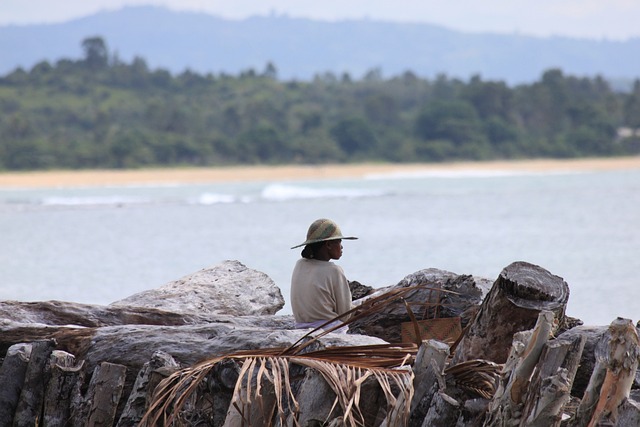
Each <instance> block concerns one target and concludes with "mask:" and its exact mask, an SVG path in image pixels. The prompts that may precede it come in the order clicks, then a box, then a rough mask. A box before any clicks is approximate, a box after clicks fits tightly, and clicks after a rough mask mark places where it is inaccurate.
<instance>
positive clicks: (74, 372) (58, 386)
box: [42, 350, 84, 427]
mask: <svg viewBox="0 0 640 427" xmlns="http://www.w3.org/2000/svg"><path fill="white" fill-rule="evenodd" d="M83 366H84V363H83V362H82V361H80V362H79V363H78V364H77V365H76V358H75V356H74V355H72V354H69V353H66V352H64V351H60V350H55V351H53V353H51V377H50V379H49V383H48V384H47V390H46V391H45V397H44V414H43V417H42V425H43V426H44V427H47V426H51V427H55V426H63V425H66V424H67V422H68V421H69V420H70V419H71V407H72V406H73V405H72V402H73V400H74V397H75V393H76V392H77V391H78V389H79V385H80V384H82V382H83V381H84V372H83V371H82V367H83Z"/></svg>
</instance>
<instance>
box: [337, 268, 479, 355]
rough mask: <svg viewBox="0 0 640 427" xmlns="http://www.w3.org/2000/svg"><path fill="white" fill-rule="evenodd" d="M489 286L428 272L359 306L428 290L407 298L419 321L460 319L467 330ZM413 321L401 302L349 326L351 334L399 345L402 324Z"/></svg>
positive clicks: (472, 279)
mask: <svg viewBox="0 0 640 427" xmlns="http://www.w3.org/2000/svg"><path fill="white" fill-rule="evenodd" d="M489 285H490V281H489V280H487V279H481V278H477V277H473V276H469V275H458V274H455V273H451V272H448V271H444V270H438V269H435V268H429V269H425V270H420V271H418V272H415V273H413V274H410V275H408V276H406V277H405V278H404V279H402V280H401V281H400V282H399V283H398V284H397V285H395V286H391V287H388V288H382V289H379V290H377V291H376V292H374V293H372V294H371V295H369V296H367V297H365V298H363V299H361V300H358V301H356V304H358V303H361V302H362V301H366V300H367V299H368V298H372V297H375V296H379V295H381V294H382V293H384V292H389V291H392V290H393V289H397V288H406V287H418V286H420V287H428V288H430V289H423V288H416V289H415V291H412V292H410V293H409V294H407V295H405V296H404V300H405V301H406V302H407V303H409V304H410V306H411V308H412V310H413V312H414V314H415V316H416V318H418V319H423V318H425V319H429V318H433V317H461V321H462V326H463V327H464V326H465V325H466V324H467V322H468V321H469V320H470V319H471V317H472V316H473V314H474V313H475V310H477V308H478V307H479V305H480V303H481V301H482V297H483V295H484V293H485V292H486V290H487V289H489ZM439 289H442V290H446V291H453V292H456V294H453V293H447V292H438V290H439ZM410 320H411V318H410V317H409V314H408V313H407V309H406V306H405V304H404V303H403V301H401V300H400V299H398V300H397V301H396V302H394V303H390V304H388V305H387V306H386V307H385V308H384V309H383V310H382V311H380V312H377V313H374V314H371V315H369V316H366V317H363V318H361V319H359V320H356V321H354V322H353V323H352V324H351V325H349V332H350V333H358V334H364V335H370V336H375V337H379V338H382V339H384V340H385V341H388V342H399V341H400V340H401V339H400V336H401V334H400V330H401V324H402V323H404V322H409V321H410Z"/></svg>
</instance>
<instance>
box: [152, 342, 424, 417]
mask: <svg viewBox="0 0 640 427" xmlns="http://www.w3.org/2000/svg"><path fill="white" fill-rule="evenodd" d="M373 347H374V346H371V348H370V350H371V351H373V352H375V351H376V349H374V348H373ZM353 348H355V347H353ZM377 350H381V348H377ZM395 351H396V352H400V353H403V352H404V351H403V350H401V348H398V347H396V350H395ZM323 352H324V350H322V351H319V352H312V353H307V354H304V355H299V356H273V355H270V356H264V355H260V354H253V355H249V354H235V355H228V356H225V357H221V358H216V359H211V360H209V361H207V362H203V363H200V364H198V365H195V366H193V367H191V368H187V369H184V370H182V371H179V372H176V373H174V374H173V375H171V376H169V377H168V378H166V379H165V380H163V381H162V382H161V383H160V385H159V386H158V388H157V389H156V393H155V395H154V399H153V403H152V404H151V405H150V407H149V410H148V411H147V414H146V415H145V417H144V419H143V420H142V422H141V424H140V425H142V426H156V425H181V423H182V421H181V418H180V417H181V413H182V411H183V409H184V407H185V404H186V403H187V402H188V400H189V398H190V397H191V395H192V394H193V393H194V392H195V390H196V388H197V386H198V384H199V383H200V382H201V381H202V380H203V379H204V378H205V377H206V376H207V375H208V373H209V372H210V371H211V369H213V367H214V366H215V365H216V364H217V363H219V362H220V361H222V360H224V359H228V358H233V359H236V360H240V361H242V362H243V364H242V368H241V371H240V374H239V378H238V381H237V382H236V388H235V390H234V393H233V398H232V402H231V405H232V407H234V408H235V409H236V411H237V412H238V414H239V416H240V417H241V418H242V419H243V420H244V425H251V424H250V415H249V413H250V411H251V410H256V408H257V410H258V411H259V412H260V414H261V416H260V419H264V420H266V419H271V418H272V415H273V414H277V416H278V417H279V418H280V421H281V424H282V423H284V421H285V419H284V417H285V414H286V413H287V412H290V413H293V414H295V413H297V407H298V404H297V402H296V399H295V394H294V392H293V391H292V388H291V382H290V378H289V376H288V375H289V367H290V364H297V365H300V366H305V367H307V368H311V369H314V370H316V371H317V372H318V373H320V375H322V377H323V378H324V379H325V381H326V382H327V384H328V385H329V387H330V388H331V389H332V390H333V392H334V393H335V395H336V401H335V402H334V405H336V404H337V405H339V406H340V407H341V408H342V411H343V418H344V423H345V425H347V426H362V425H363V419H364V417H363V414H362V413H361V412H360V407H359V405H360V389H361V386H362V384H363V383H364V381H365V380H367V379H368V378H370V377H373V378H375V379H376V380H377V382H378V384H379V385H380V387H381V388H382V390H383V392H384V395H385V398H386V400H387V406H388V408H389V409H388V417H390V418H391V417H393V420H391V422H390V424H389V425H402V423H397V422H396V421H397V420H398V419H404V418H406V417H407V416H408V411H409V407H408V405H409V403H410V402H411V397H412V396H413V385H412V381H413V372H412V371H411V370H409V369H390V368H384V367H379V366H374V365H376V363H373V364H372V363H366V362H365V363H363V364H358V363H357V361H358V360H364V361H366V360H367V358H366V357H365V356H364V355H365V354H366V353H367V351H363V350H362V349H358V351H357V353H358V354H357V355H356V357H354V358H353V359H352V361H353V363H350V364H348V363H345V361H346V360H348V355H347V351H346V349H343V350H342V358H341V361H340V362H334V361H330V360H329V359H330V358H331V356H330V354H331V352H328V353H325V354H323ZM387 352H388V354H389V355H391V354H392V353H393V352H394V350H393V348H392V347H390V348H388V349H387ZM316 356H317V357H316ZM383 360H385V363H383V364H382V365H387V366H391V365H392V364H391V363H390V362H389V360H395V361H400V360H402V361H406V360H407V355H406V354H405V355H404V357H403V358H400V357H398V356H397V355H396V356H395V357H387V358H383ZM399 366H401V365H399ZM265 384H268V385H269V387H271V388H272V391H273V393H274V395H275V402H274V403H273V404H272V405H270V404H268V402H265V399H264V397H265V396H264V394H263V390H264V387H265ZM392 389H397V390H399V393H400V394H401V395H402V396H404V397H403V398H402V399H398V398H397V397H396V396H395V395H394V394H393V393H392V391H391V390H392ZM285 401H286V402H287V404H285ZM287 405H288V406H287ZM265 414H266V415H265ZM294 419H295V417H294Z"/></svg>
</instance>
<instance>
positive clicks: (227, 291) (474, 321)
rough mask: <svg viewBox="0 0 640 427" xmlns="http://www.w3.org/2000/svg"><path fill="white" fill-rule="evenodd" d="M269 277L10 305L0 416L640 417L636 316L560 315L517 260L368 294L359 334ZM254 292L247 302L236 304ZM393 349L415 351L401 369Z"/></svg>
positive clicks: (194, 281)
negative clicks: (430, 330) (321, 326)
mask: <svg viewBox="0 0 640 427" xmlns="http://www.w3.org/2000/svg"><path fill="white" fill-rule="evenodd" d="M254 281H255V283H256V287H255V288H252V287H251V284H252V283H254ZM269 282H270V279H269V278H268V277H267V276H266V275H264V274H263V273H260V272H256V271H254V270H251V269H249V268H247V267H245V266H244V265H242V264H241V263H239V262H237V261H227V262H225V263H222V264H220V265H219V266H215V267H212V268H210V269H205V270H202V271H201V272H197V273H195V274H194V275H189V276H186V277H185V278H182V279H179V280H177V281H175V282H171V283H170V284H167V285H165V286H164V287H161V288H159V289H157V290H151V291H146V292H143V293H140V294H137V295H134V296H132V297H130V298H125V299H124V300H121V301H118V302H116V303H114V304H111V305H109V306H95V305H87V304H77V303H71V302H61V301H43V302H18V301H2V302H0V358H1V359H0V363H1V365H0V384H3V387H2V388H0V420H1V421H2V424H3V425H4V424H6V425H16V426H17V425H33V423H34V422H40V421H37V420H41V425H45V426H47V425H48V426H55V425H73V426H76V425H77V426H80V425H111V426H134V425H149V426H150V425H163V424H164V422H159V421H158V420H172V421H174V425H213V426H241V425H254V426H258V425H264V426H267V425H274V426H284V425H291V426H303V427H304V426H321V425H327V426H328V425H334V426H338V425H346V426H352V425H353V426H355V425H364V426H400V425H407V426H430V425H457V426H482V425H484V426H503V425H522V426H529V425H540V426H542V425H544V426H587V425H620V426H623V425H630V424H628V423H629V422H633V420H638V419H640V404H639V403H637V401H636V400H634V396H635V395H636V393H634V392H633V391H632V389H633V388H635V387H636V384H637V381H636V380H635V377H636V373H637V364H638V358H639V355H640V350H639V348H640V346H639V343H638V333H637V330H636V327H635V326H634V325H632V324H631V321H630V320H627V319H620V318H618V319H615V320H614V321H613V322H612V324H611V325H609V326H600V327H587V326H581V325H580V323H581V322H579V321H578V320H577V319H572V318H571V317H569V316H567V315H566V313H565V310H566V303H567V301H568V298H569V287H568V284H567V283H566V282H565V281H564V280H563V279H562V278H560V277H557V276H554V275H553V274H551V273H549V272H548V271H547V270H545V269H544V268H542V267H539V266H536V265H533V264H529V263H525V262H515V263H512V264H510V265H509V266H507V267H505V268H504V269H503V271H502V272H501V273H500V274H499V276H498V278H497V279H496V280H495V281H493V282H491V281H489V280H487V279H482V278H477V277H473V276H469V275H457V274H454V273H451V272H446V271H442V270H437V269H426V270H421V271H418V272H416V273H412V274H410V275H408V276H407V277H406V278H405V279H403V280H402V281H400V282H399V283H398V284H397V285H395V286H392V287H389V288H385V289H377V290H375V292H371V291H370V290H366V292H364V294H366V296H364V297H363V298H361V299H359V300H357V301H355V302H354V304H355V306H356V307H357V308H356V309H355V315H354V318H355V320H354V321H353V323H352V324H351V325H350V333H349V334H339V333H328V334H323V333H322V331H315V332H313V333H311V334H309V332H311V331H310V330H299V329H295V328H294V321H293V318H292V316H288V315H277V314H275V313H276V312H277V310H279V308H278V307H280V308H281V307H282V304H284V301H283V300H282V295H281V294H280V292H279V289H277V287H275V285H273V284H272V282H271V283H269ZM257 284H260V285H259V286H257ZM360 286H362V285H360ZM239 287H240V288H239ZM274 288H275V289H274ZM243 289H244V290H243ZM249 289H250V290H251V292H250V297H251V299H252V300H251V301H244V300H243V301H244V302H243V304H235V303H231V302H234V301H235V298H236V297H235V295H236V294H238V293H246V292H248V290H249ZM396 293H397V294H398V295H400V296H401V297H399V298H397V299H393V298H389V299H388V301H387V300H385V301H386V302H385V304H384V306H377V304H378V302H379V301H382V299H381V298H382V297H383V296H385V295H395V294H396ZM209 300H215V301H209ZM165 301H166V304H165V303H164V302H165ZM227 303H229V304H228V305H227V306H225V304H227ZM433 318H443V319H447V318H449V319H451V318H456V319H459V321H460V322H461V324H462V327H463V328H464V330H463V333H462V335H461V336H460V337H459V339H457V340H455V341H453V342H450V341H447V342H445V341H440V340H437V339H428V338H425V337H423V338H424V339H422V340H417V341H416V342H406V340H404V341H403V338H404V336H403V335H402V328H403V327H404V326H406V325H407V324H409V325H411V324H414V325H417V324H418V322H423V321H428V320H429V319H433ZM398 354H400V355H401V356H402V355H403V354H404V355H405V356H403V357H401V358H400V359H399V360H400V362H398V363H396V362H395V361H392V360H391V359H392V356H391V355H393V357H396V356H397V355H398ZM321 355H322V356H321ZM385 358H386V359H385ZM392 362H393V363H392ZM377 364H380V365H377ZM396 365H397V366H396ZM187 380H188V381H187ZM185 381H186V382H185ZM186 385H188V387H186ZM256 393H257V394H256ZM166 411H168V412H166ZM152 420H155V421H154V422H152ZM141 423H142V424H141ZM158 423H159V424H158Z"/></svg>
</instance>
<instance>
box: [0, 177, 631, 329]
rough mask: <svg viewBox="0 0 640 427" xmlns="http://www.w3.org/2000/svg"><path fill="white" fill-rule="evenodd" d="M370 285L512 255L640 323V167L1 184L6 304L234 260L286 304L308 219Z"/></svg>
mask: <svg viewBox="0 0 640 427" xmlns="http://www.w3.org/2000/svg"><path fill="white" fill-rule="evenodd" d="M323 217H326V218H331V219H333V220H334V221H336V222H337V223H338V224H339V225H340V227H341V229H342V231H343V233H344V234H345V235H354V236H358V237H359V239H358V240H354V241H344V242H343V246H344V255H343V257H342V259H340V260H339V261H337V263H338V264H340V265H341V266H342V267H343V268H344V270H345V273H346V274H347V277H348V278H349V279H350V280H357V281H359V282H361V283H362V284H365V285H369V286H373V287H375V288H378V287H383V286H389V285H393V284H396V283H397V282H399V281H400V280H401V279H402V278H403V277H405V276H406V275H408V274H411V273H413V272H416V271H418V270H422V269H425V268H432V267H433V268H439V269H442V270H447V271H451V272H454V273H457V274H472V275H475V276H480V277H486V278H488V279H491V280H494V279H495V278H496V277H498V275H499V274H500V272H501V270H502V269H503V268H504V267H506V266H507V265H509V264H510V263H512V262H514V261H527V262H530V263H533V264H537V265H539V266H541V267H543V268H545V269H547V270H549V271H550V272H551V273H553V274H555V275H557V276H560V277H562V278H563V279H564V280H565V281H566V282H567V283H568V284H569V288H570V291H571V295H570V298H569V304H568V308H567V314H568V315H570V316H573V317H577V318H580V319H582V320H583V321H584V322H585V323H586V324H592V325H608V324H609V323H610V322H611V321H612V320H614V319H615V318H616V317H618V316H621V317H625V318H629V319H632V320H633V321H634V322H635V321H637V320H639V318H640V313H639V310H638V307H639V303H638V301H639V300H640V279H639V278H638V277H639V275H640V227H639V225H640V170H618V171H581V172H576V171H569V170H567V171H556V172H528V171H518V170H509V171H504V170H494V171H486V170H484V171H473V170H466V171H465V170H458V171H451V172H445V171H431V172H424V173H397V174H385V175H369V176H366V177H365V178H361V179H339V180H338V179H335V180H332V179H321V180H297V181H296V180H291V181H268V182H241V183H215V184H205V183H203V184H178V183H176V184H165V185H131V186H105V187H66V188H38V189H26V188H23V189H21V188H11V189H7V188H4V189H0V300H20V301H40V300H62V301H73V302H80V303H90V304H109V303H111V302H113V301H117V300H119V299H122V298H125V297H127V296H129V295H131V294H134V293H136V292H140V291H143V290H147V289H151V288H155V287H158V286H160V285H163V284H165V283H167V282H169V281H173V280H175V279H179V278H181V277H183V276H186V275H188V274H191V273H193V272H196V271H198V270H200V269H202V268H206V267H210V266H213V265H216V264H218V263H220V262H222V261H224V260H238V261H240V262H242V263H243V264H245V265H246V266H247V267H249V268H252V269H256V270H259V271H262V272H264V273H266V274H267V275H268V276H269V277H271V278H272V279H273V280H274V281H275V283H276V284H277V285H278V286H279V287H280V289H281V290H282V293H283V295H284V297H285V300H286V305H285V307H284V309H283V310H282V311H281V312H280V313H281V314H289V313H290V305H289V278H290V273H291V269H292V268H293V265H294V263H295V261H296V260H297V259H298V257H299V256H300V252H299V249H295V250H291V249H290V247H291V246H294V245H297V244H299V243H302V242H303V241H304V239H305V235H306V231H307V227H308V226H309V224H310V223H311V222H312V221H314V220H315V219H317V218H323Z"/></svg>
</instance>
